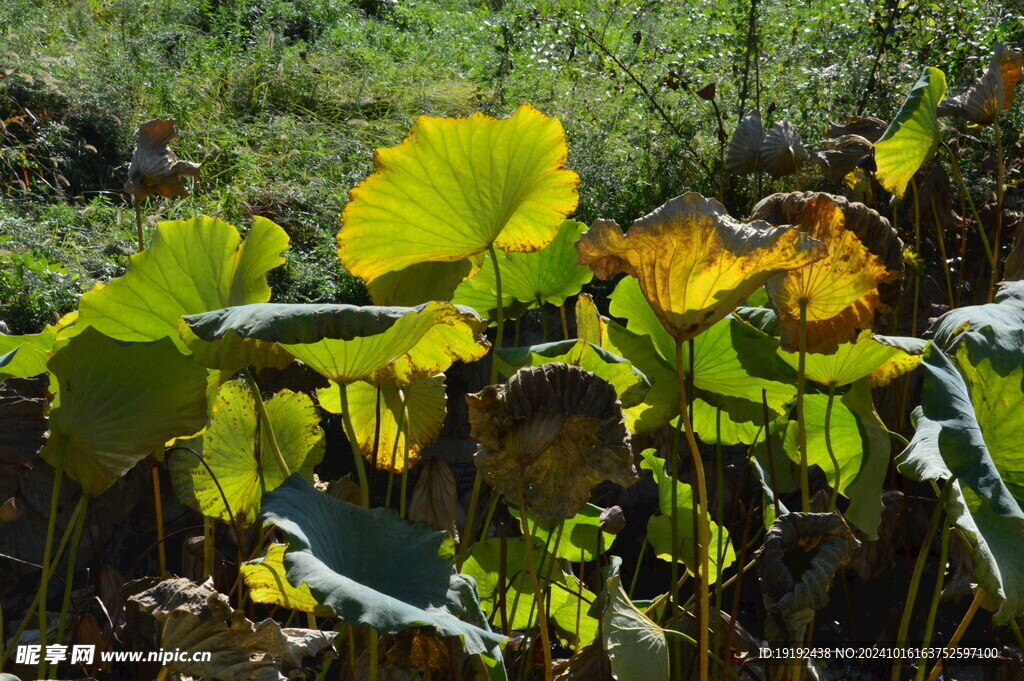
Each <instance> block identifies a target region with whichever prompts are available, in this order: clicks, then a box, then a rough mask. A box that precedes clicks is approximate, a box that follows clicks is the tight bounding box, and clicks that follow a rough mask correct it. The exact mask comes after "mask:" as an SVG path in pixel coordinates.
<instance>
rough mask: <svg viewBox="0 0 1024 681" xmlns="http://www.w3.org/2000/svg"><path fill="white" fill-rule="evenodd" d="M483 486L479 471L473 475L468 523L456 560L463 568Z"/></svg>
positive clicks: (457, 565) (467, 516)
mask: <svg viewBox="0 0 1024 681" xmlns="http://www.w3.org/2000/svg"><path fill="white" fill-rule="evenodd" d="M482 486H483V478H482V477H480V472H479V471H478V472H477V473H476V475H474V476H473V493H472V494H471V495H470V497H469V508H468V509H467V511H466V524H465V526H464V527H463V530H462V537H461V540H460V541H459V555H458V560H456V561H455V565H456V567H457V568H458V569H459V570H461V569H462V563H463V562H465V560H466V551H467V550H468V549H469V547H470V545H472V543H473V521H474V520H476V507H477V504H478V503H479V502H480V488H481V487H482Z"/></svg>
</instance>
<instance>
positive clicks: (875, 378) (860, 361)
mask: <svg viewBox="0 0 1024 681" xmlns="http://www.w3.org/2000/svg"><path fill="white" fill-rule="evenodd" d="M926 345H927V341H924V340H921V339H918V338H907V337H898V336H874V335H872V333H871V332H870V331H862V332H861V333H860V335H859V336H858V337H857V340H856V341H855V342H853V343H840V344H839V347H838V349H837V350H836V352H834V353H832V354H831V355H823V354H821V353H816V352H809V353H807V354H806V355H805V356H804V373H805V374H806V375H807V378H809V379H811V380H812V381H814V382H816V383H820V384H821V385H824V386H832V387H839V386H843V385H848V384H850V383H853V382H854V381H858V380H860V379H862V378H866V377H869V378H870V382H871V387H873V388H877V387H881V386H884V385H888V384H889V383H891V382H892V381H893V380H894V379H895V378H896V377H897V376H902V375H903V374H905V373H907V372H908V371H912V370H914V369H915V368H916V367H917V365H918V364H920V363H921V355H923V354H924V350H925V346H926ZM779 356H781V357H782V360H783V361H784V362H786V364H788V365H789V366H791V367H793V368H794V369H796V368H797V367H798V365H799V363H800V355H799V353H796V352H786V351H785V350H782V349H780V350H779Z"/></svg>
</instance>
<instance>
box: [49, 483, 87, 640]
mask: <svg viewBox="0 0 1024 681" xmlns="http://www.w3.org/2000/svg"><path fill="white" fill-rule="evenodd" d="M88 508H89V495H88V494H83V495H82V496H80V497H78V505H77V506H76V507H75V514H76V515H77V516H78V517H77V518H76V519H75V521H74V525H75V529H74V531H73V532H72V533H71V544H70V545H69V546H70V547H71V548H70V551H69V553H68V566H67V572H66V573H65V579H64V600H63V601H62V602H61V605H60V624H58V625H57V639H56V642H57V643H60V642H61V641H63V640H64V632H65V631H66V630H67V618H68V611H69V610H70V609H71V591H72V587H73V586H74V583H75V562H76V561H77V558H78V546H79V544H81V542H82V530H83V529H84V528H85V516H86V510H87V509H88Z"/></svg>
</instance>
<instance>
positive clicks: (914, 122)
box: [875, 66, 946, 197]
mask: <svg viewBox="0 0 1024 681" xmlns="http://www.w3.org/2000/svg"><path fill="white" fill-rule="evenodd" d="M945 95H946V74H944V73H943V72H942V71H940V70H939V69H937V68H934V67H931V66H928V67H926V68H925V70H924V73H923V74H921V78H920V79H918V81H917V83H916V84H915V85H914V88H913V89H912V90H911V91H910V95H909V96H908V97H907V99H906V101H905V102H903V105H902V106H901V107H900V110H899V112H897V114H896V118H894V119H893V121H892V123H890V124H889V127H888V128H886V130H885V133H884V134H883V135H882V137H881V139H879V140H878V141H877V142H875V164H876V165H877V168H878V169H877V170H876V171H875V177H877V178H878V181H879V182H880V183H881V184H882V186H883V187H885V188H886V189H887V190H889V191H890V192H892V193H893V194H895V195H896V196H899V197H902V196H903V192H904V191H905V190H906V188H907V184H908V183H909V182H910V178H912V177H913V176H914V173H916V172H917V171H918V169H919V168H920V167H921V166H923V165H924V164H925V162H926V161H927V160H928V159H929V158H931V156H932V154H934V153H935V149H936V148H937V147H938V146H939V119H938V106H939V103H940V102H941V101H942V98H943V97H945Z"/></svg>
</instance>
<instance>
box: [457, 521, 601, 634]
mask: <svg viewBox="0 0 1024 681" xmlns="http://www.w3.org/2000/svg"><path fill="white" fill-rule="evenodd" d="M533 541H534V544H533V560H534V565H535V567H536V568H537V572H538V577H539V578H540V581H541V584H542V585H549V584H550V585H551V588H550V590H549V591H548V592H547V594H546V595H545V598H544V603H545V605H548V604H549V601H550V608H551V617H550V621H551V622H552V623H553V624H554V625H555V627H556V628H557V629H558V631H559V632H560V633H561V635H562V636H563V637H564V638H566V639H568V640H570V641H572V642H573V643H575V644H576V645H579V646H583V645H586V644H587V643H589V642H590V641H592V640H593V639H594V637H595V636H597V620H596V619H594V618H593V617H592V616H591V615H590V614H589V613H588V610H589V607H588V605H587V604H588V603H589V602H593V600H594V599H595V598H596V596H595V595H594V593H593V592H592V591H590V590H589V589H587V588H586V587H585V586H583V585H582V584H580V582H579V581H578V580H577V579H576V578H575V577H573V576H572V575H567V574H565V573H563V572H562V569H561V567H560V566H559V564H558V563H552V562H551V561H552V560H553V559H552V556H551V554H549V553H547V552H546V551H544V543H543V542H542V541H541V540H540V539H537V538H534V540H533ZM525 542H526V538H525V537H517V538H515V539H506V540H505V563H504V574H505V584H504V585H502V584H501V575H502V546H501V539H488V540H487V541H481V542H475V543H474V544H473V548H472V549H470V552H469V556H468V557H467V558H466V562H465V563H464V564H463V566H462V569H463V572H465V573H466V574H467V575H468V576H470V577H472V578H473V580H474V581H475V582H476V584H477V587H478V588H479V589H480V602H481V604H482V605H483V608H484V611H485V612H487V613H488V614H489V615H490V616H491V620H492V621H498V622H500V621H501V618H500V616H499V615H498V613H499V612H500V610H501V606H502V593H504V605H505V612H506V616H507V617H508V625H509V628H510V629H513V630H519V631H526V630H528V629H531V628H534V627H536V625H537V607H536V601H535V598H534V592H533V583H532V582H531V580H530V573H529V571H528V570H527V567H526V566H527V563H526V543H525ZM578 559H579V556H577V560H578ZM549 571H550V575H551V580H550V581H548V580H547V578H546V577H547V575H548V574H549ZM502 586H504V589H505V590H504V592H503V591H502ZM577 595H578V597H577ZM581 599H582V600H583V607H579V605H580V600H581ZM513 607H514V612H513ZM577 626H578V627H579V632H580V637H579V640H578V641H575V640H574V639H575V638H576V629H577Z"/></svg>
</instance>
